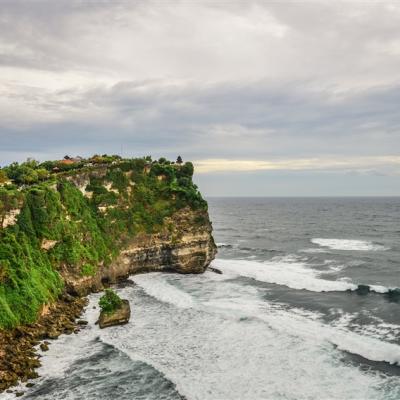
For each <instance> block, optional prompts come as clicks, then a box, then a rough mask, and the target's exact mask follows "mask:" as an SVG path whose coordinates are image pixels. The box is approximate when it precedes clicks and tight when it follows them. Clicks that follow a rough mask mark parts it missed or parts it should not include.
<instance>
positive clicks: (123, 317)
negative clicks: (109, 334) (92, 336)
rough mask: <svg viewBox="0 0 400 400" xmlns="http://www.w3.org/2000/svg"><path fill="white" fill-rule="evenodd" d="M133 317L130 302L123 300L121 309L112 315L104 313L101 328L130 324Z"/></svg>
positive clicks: (100, 323) (100, 320) (100, 319)
mask: <svg viewBox="0 0 400 400" xmlns="http://www.w3.org/2000/svg"><path fill="white" fill-rule="evenodd" d="M130 316H131V308H130V306H129V301H128V300H122V304H121V307H119V308H118V309H116V310H115V311H114V312H112V313H109V314H107V313H105V312H104V311H102V312H101V313H100V318H99V327H100V328H101V329H103V328H107V327H109V326H114V325H123V324H127V323H128V322H129V318H130Z"/></svg>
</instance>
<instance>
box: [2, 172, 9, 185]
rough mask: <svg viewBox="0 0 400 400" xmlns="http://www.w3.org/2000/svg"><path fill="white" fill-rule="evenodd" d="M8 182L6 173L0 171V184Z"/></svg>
mask: <svg viewBox="0 0 400 400" xmlns="http://www.w3.org/2000/svg"><path fill="white" fill-rule="evenodd" d="M7 181H8V177H7V175H6V173H5V172H4V171H3V170H1V169H0V184H1V183H5V182H7Z"/></svg>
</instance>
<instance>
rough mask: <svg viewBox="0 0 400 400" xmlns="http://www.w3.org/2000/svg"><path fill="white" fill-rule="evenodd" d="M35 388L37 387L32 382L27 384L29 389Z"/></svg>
mask: <svg viewBox="0 0 400 400" xmlns="http://www.w3.org/2000/svg"><path fill="white" fill-rule="evenodd" d="M33 386H35V384H34V383H32V382H28V383H27V384H26V387H28V388H31V387H33Z"/></svg>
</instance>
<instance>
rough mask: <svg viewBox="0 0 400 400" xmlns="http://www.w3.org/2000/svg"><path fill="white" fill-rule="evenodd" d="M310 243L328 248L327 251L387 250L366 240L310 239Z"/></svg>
mask: <svg viewBox="0 0 400 400" xmlns="http://www.w3.org/2000/svg"><path fill="white" fill-rule="evenodd" d="M311 242H312V243H314V244H317V245H319V246H322V247H328V248H329V249H332V250H355V251H378V250H387V248H386V247H385V246H382V245H380V244H376V243H373V242H370V241H366V240H355V239H352V240H350V239H324V238H314V239H311Z"/></svg>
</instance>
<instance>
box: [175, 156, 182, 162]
mask: <svg viewBox="0 0 400 400" xmlns="http://www.w3.org/2000/svg"><path fill="white" fill-rule="evenodd" d="M176 163H177V164H182V163H183V160H182V157H181V156H178V158H177V159H176Z"/></svg>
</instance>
